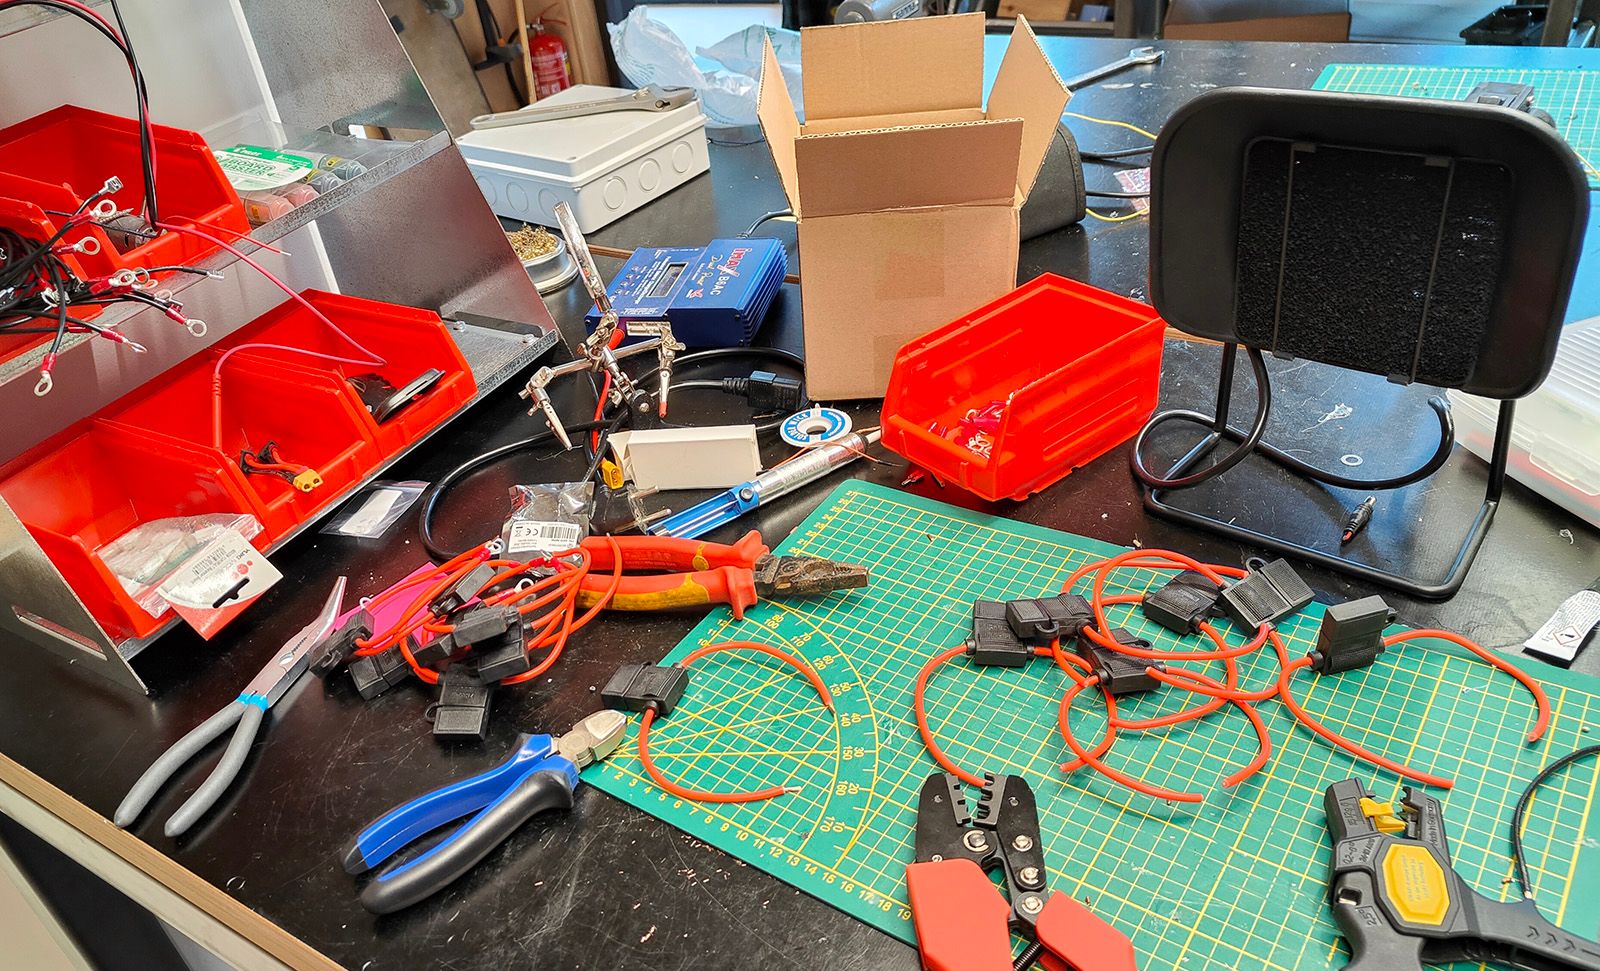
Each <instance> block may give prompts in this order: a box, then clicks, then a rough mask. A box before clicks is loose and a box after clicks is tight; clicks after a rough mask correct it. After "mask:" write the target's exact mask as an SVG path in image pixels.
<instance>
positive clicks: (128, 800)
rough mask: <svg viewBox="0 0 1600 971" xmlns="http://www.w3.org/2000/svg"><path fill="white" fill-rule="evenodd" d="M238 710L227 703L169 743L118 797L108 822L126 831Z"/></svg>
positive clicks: (234, 704)
mask: <svg viewBox="0 0 1600 971" xmlns="http://www.w3.org/2000/svg"><path fill="white" fill-rule="evenodd" d="M240 707H241V705H240V704H239V703H238V702H233V703H231V704H229V705H228V706H227V707H225V708H223V709H222V710H221V711H219V712H217V713H216V714H215V715H212V716H211V717H210V718H207V719H206V720H205V721H203V722H201V723H200V724H198V725H196V726H195V727H194V728H191V729H190V730H189V734H187V735H185V736H183V737H182V738H180V739H178V740H177V741H176V742H173V743H172V747H171V748H169V749H167V750H166V751H165V752H163V753H161V757H160V758H158V759H156V760H155V761H154V762H152V763H150V768H148V769H145V770H144V775H141V776H140V777H139V781H137V782H135V783H134V784H133V788H132V789H129V790H128V794H127V795H126V796H123V797H122V802H121V804H119V805H118V806H117V811H116V813H115V814H114V815H113V816H112V821H113V822H115V823H116V824H117V825H118V826H119V827H121V828H122V829H127V828H128V826H129V825H130V824H131V823H132V822H133V821H134V820H135V819H138V818H139V814H140V813H142V812H144V807H146V806H148V805H150V800H151V799H152V798H154V797H155V794H156V791H157V790H158V789H160V788H161V787H162V786H163V785H165V784H166V782H167V780H168V779H170V778H172V776H173V774H174V773H176V772H177V771H178V770H179V769H180V768H182V767H183V764H184V763H185V762H187V761H189V760H190V759H192V758H194V757H195V756H196V755H198V754H199V752H200V750H201V749H203V748H205V747H206V746H207V745H210V744H211V743H212V742H214V741H216V740H217V739H218V738H220V737H221V736H222V733H223V732H225V731H227V730H228V729H229V728H230V727H232V725H233V723H234V722H236V721H238V720H239V716H240V714H242V713H241V712H240V711H239V708H240Z"/></svg>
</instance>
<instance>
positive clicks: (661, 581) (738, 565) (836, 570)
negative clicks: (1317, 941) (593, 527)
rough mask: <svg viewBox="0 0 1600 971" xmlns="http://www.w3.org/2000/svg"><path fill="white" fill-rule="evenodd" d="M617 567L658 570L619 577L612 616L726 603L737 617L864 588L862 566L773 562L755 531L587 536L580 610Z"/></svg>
mask: <svg viewBox="0 0 1600 971" xmlns="http://www.w3.org/2000/svg"><path fill="white" fill-rule="evenodd" d="M612 544H615V548H616V551H617V553H619V554H620V555H621V557H622V569H623V571H624V572H628V571H645V570H649V571H670V572H658V573H656V574H655V575H653V576H625V577H623V578H622V580H621V583H620V584H619V585H618V586H617V590H616V595H615V596H613V597H612V598H611V602H610V603H608V604H607V605H606V606H607V607H608V608H609V609H611V610H672V609H675V608H679V607H694V606H701V605H704V604H727V605H728V606H729V607H731V608H732V609H733V616H734V617H736V618H739V619H743V617H744V610H745V608H746V607H749V606H752V605H754V604H755V603H756V602H757V601H759V600H762V599H769V600H770V599H774V598H780V597H813V596H821V595H823V594H827V593H833V592H834V591H837V590H853V589H857V588H859V587H864V586H866V585H867V582H868V580H869V579H870V577H869V575H868V571H867V568H866V567H864V566H860V565H858V564H854V563H839V562H836V561H834V560H823V559H818V558H816V557H810V556H785V555H780V556H773V555H772V554H771V551H770V550H769V549H768V548H767V545H766V544H765V543H763V542H762V541H761V534H760V533H758V532H756V531H755V530H751V531H750V532H748V533H746V534H745V535H744V536H743V537H742V538H741V539H740V540H739V541H738V542H737V543H734V544H732V545H731V546H725V545H722V544H719V543H706V542H702V541H700V540H697V539H673V538H671V537H667V536H609V537H590V538H589V539H586V540H584V541H583V548H584V549H585V550H587V551H588V553H589V573H588V575H587V576H585V577H584V578H583V583H582V586H581V587H580V588H579V593H578V604H579V606H583V607H587V606H589V605H591V604H593V603H595V602H597V601H598V600H600V599H601V598H602V597H603V596H604V595H605V593H606V591H607V590H609V589H611V583H612V576H611V574H612V573H613V572H614V569H615V565H616V558H615V556H614V555H613V552H612V548H613V547H612Z"/></svg>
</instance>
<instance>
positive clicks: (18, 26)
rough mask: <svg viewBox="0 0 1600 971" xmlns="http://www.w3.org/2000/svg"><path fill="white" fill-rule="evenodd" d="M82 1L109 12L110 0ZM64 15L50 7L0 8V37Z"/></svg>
mask: <svg viewBox="0 0 1600 971" xmlns="http://www.w3.org/2000/svg"><path fill="white" fill-rule="evenodd" d="M83 2H84V3H86V4H88V5H89V6H90V7H94V8H96V10H97V11H101V12H103V13H105V14H107V15H109V14H110V12H111V0H83ZM66 16H68V14H65V13H63V12H62V11H60V10H57V9H55V8H52V7H12V8H10V9H8V10H0V37H9V36H10V35H12V34H20V33H22V32H23V31H25V30H27V29H29V28H31V27H37V26H39V25H40V24H43V23H46V22H48V21H51V20H56V19H59V18H61V17H66ZM108 19H109V18H108Z"/></svg>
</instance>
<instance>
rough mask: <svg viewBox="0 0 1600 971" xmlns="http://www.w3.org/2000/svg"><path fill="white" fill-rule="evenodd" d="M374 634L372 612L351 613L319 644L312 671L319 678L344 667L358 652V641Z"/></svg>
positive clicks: (312, 657) (313, 659) (312, 660)
mask: <svg viewBox="0 0 1600 971" xmlns="http://www.w3.org/2000/svg"><path fill="white" fill-rule="evenodd" d="M371 636H372V614H370V613H368V612H367V611H365V610H358V611H356V612H355V613H353V614H351V615H350V617H349V618H348V619H346V620H345V622H344V623H343V624H340V625H339V629H338V630H335V631H334V632H333V633H331V634H329V635H328V638H327V640H325V641H323V642H322V643H321V644H319V645H317V647H316V649H315V651H313V653H312V656H311V664H310V669H311V673H312V674H314V675H316V676H317V677H319V678H326V677H327V676H328V675H330V674H332V673H333V672H335V671H337V670H339V669H340V668H342V667H344V666H345V664H346V663H348V662H349V660H350V656H351V655H352V654H354V653H355V652H356V641H359V640H364V639H366V638H368V637H371Z"/></svg>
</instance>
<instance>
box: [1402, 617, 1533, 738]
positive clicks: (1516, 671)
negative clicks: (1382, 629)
mask: <svg viewBox="0 0 1600 971" xmlns="http://www.w3.org/2000/svg"><path fill="white" fill-rule="evenodd" d="M1430 637H1435V638H1438V639H1439V640H1441V641H1449V642H1450V643H1451V644H1455V645H1456V646H1458V647H1464V648H1466V649H1467V650H1469V651H1471V652H1472V653H1474V654H1476V655H1478V657H1480V658H1482V659H1483V660H1484V661H1487V662H1488V663H1489V664H1490V665H1492V666H1493V667H1495V668H1498V669H1499V670H1501V671H1504V672H1505V673H1506V674H1509V675H1511V677H1512V678H1513V679H1514V680H1515V681H1516V682H1517V683H1518V684H1520V685H1522V686H1523V687H1524V688H1527V689H1528V693H1529V694H1531V695H1533V703H1534V706H1535V707H1536V708H1538V710H1539V714H1538V717H1537V718H1535V719H1534V723H1533V729H1532V730H1531V731H1529V732H1528V742H1529V744H1532V743H1533V742H1537V741H1538V740H1539V739H1540V738H1541V737H1543V735H1544V730H1545V729H1546V728H1548V727H1550V698H1549V696H1547V695H1546V694H1545V693H1544V687H1543V686H1541V685H1540V684H1539V682H1537V681H1535V680H1534V679H1533V678H1532V677H1530V676H1528V675H1527V674H1526V673H1524V672H1523V670H1522V669H1521V668H1519V667H1517V666H1516V665H1514V664H1512V663H1511V662H1509V661H1507V660H1505V659H1504V658H1501V657H1497V656H1496V655H1495V653H1494V652H1493V651H1490V650H1488V649H1486V648H1484V647H1483V646H1482V645H1480V644H1478V643H1477V642H1475V641H1473V640H1471V639H1469V638H1466V637H1462V636H1461V635H1460V634H1457V633H1454V632H1452V631H1447V630H1436V629H1434V628H1419V629H1417V630H1408V631H1403V632H1402V633H1399V634H1391V635H1390V636H1388V637H1385V638H1384V639H1383V646H1384V647H1392V646H1394V645H1395V644H1400V643H1402V642H1405V641H1418V640H1424V639H1426V638H1430Z"/></svg>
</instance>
